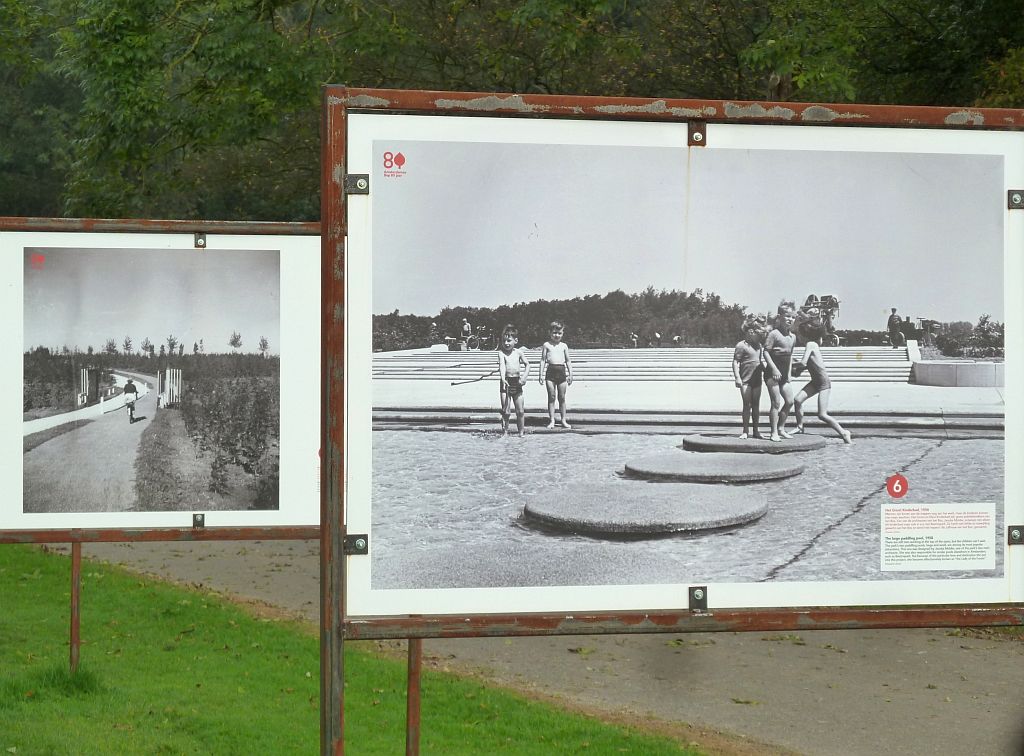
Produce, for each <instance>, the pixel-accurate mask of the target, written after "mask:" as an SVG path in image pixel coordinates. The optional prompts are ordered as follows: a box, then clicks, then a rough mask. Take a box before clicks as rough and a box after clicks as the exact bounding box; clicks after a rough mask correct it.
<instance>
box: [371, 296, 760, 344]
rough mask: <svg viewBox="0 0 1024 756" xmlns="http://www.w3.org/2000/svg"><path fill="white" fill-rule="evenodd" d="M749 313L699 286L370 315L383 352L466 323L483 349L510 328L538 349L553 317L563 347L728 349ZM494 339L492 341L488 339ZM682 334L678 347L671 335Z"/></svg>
mask: <svg viewBox="0 0 1024 756" xmlns="http://www.w3.org/2000/svg"><path fill="white" fill-rule="evenodd" d="M744 312H745V309H744V308H743V307H741V306H740V305H735V304H734V305H726V304H724V303H723V302H722V300H721V297H719V296H718V295H717V294H713V293H705V292H703V291H702V290H700V289H696V290H694V291H692V292H690V293H689V294H687V293H685V292H681V291H676V290H674V289H673V290H672V291H655V289H654V288H653V287H648V288H647V289H646V290H644V291H642V292H640V293H639V294H626V293H624V292H622V291H618V290H617V291H612V292H609V293H608V294H605V295H604V296H601V295H599V294H591V295H589V296H585V297H576V298H575V299H561V300H559V299H556V300H551V301H548V300H544V299H541V300H537V301H535V302H521V303H517V304H514V305H502V306H501V307H496V308H493V309H492V308H488V307H446V308H444V309H443V310H441V312H439V313H438V314H437V315H435V316H431V317H425V316H419V315H401V314H400V313H398V311H395V312H393V313H390V314H388V315H375V316H374V318H373V348H374V349H375V350H379V351H394V350H398V349H412V348H416V347H423V346H428V345H430V344H436V343H441V342H442V341H443V339H444V338H445V337H449V338H456V337H458V336H459V335H460V334H461V332H462V320H463V318H465V319H466V320H468V321H469V322H470V324H471V326H472V328H473V333H474V334H478V335H483V336H484V338H483V342H482V344H481V346H482V347H484V348H493V347H494V346H495V343H496V341H495V337H496V336H500V334H501V331H502V329H503V328H504V327H505V325H507V324H512V325H514V326H515V327H516V328H517V329H518V330H519V343H520V344H523V345H527V346H539V345H540V344H542V343H543V342H544V341H545V339H547V338H548V330H549V325H550V323H551V322H552V321H553V320H560V321H562V322H563V323H564V324H565V340H566V343H568V344H570V345H572V346H575V347H587V348H597V347H624V346H632V345H633V340H632V338H631V336H632V334H636V337H637V342H638V343H639V344H641V345H644V346H646V345H647V344H648V343H650V344H652V345H654V344H656V343H660V344H663V345H665V346H669V345H671V344H673V343H678V344H679V345H680V346H731V345H734V344H735V343H736V340H737V339H738V338H739V336H740V331H741V329H740V326H741V324H742V322H743V315H744ZM488 336H489V337H490V338H489V339H488V338H487V337H488ZM674 336H679V341H678V342H673V337H674Z"/></svg>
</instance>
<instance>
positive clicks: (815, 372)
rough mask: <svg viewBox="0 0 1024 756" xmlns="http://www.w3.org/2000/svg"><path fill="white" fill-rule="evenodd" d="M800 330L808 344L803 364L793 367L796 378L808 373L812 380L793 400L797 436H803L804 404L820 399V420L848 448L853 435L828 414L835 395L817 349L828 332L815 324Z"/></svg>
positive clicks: (801, 362) (802, 327)
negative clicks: (798, 434) (847, 445)
mask: <svg viewBox="0 0 1024 756" xmlns="http://www.w3.org/2000/svg"><path fill="white" fill-rule="evenodd" d="M797 329H798V330H799V332H800V336H801V337H803V339H804V340H806V342H807V344H806V346H805V347H804V353H803V356H802V357H801V358H800V361H799V362H797V363H796V364H795V365H793V375H795V376H799V375H800V374H801V373H802V372H803V371H804V369H806V370H807V374H808V377H809V378H810V379H811V380H810V383H808V384H807V385H806V386H804V387H803V388H802V389H800V391H799V393H797V395H796V398H795V400H794V407H795V413H796V433H803V432H804V411H803V409H804V402H806V401H807V400H808V399H810V398H811V397H812V396H815V395H817V397H818V419H819V420H821V422H823V423H825V425H827V426H828V427H829V428H831V429H832V430H834V431H835V432H836V433H838V434H839V435H840V437H841V438H842V439H843V441H844V442H845V443H847V444H849V443H851V441H850V439H851V435H850V431H848V430H846V429H845V428H843V426H841V425H840V424H839V422H838V421H837V420H836V419H835V418H834V417H832V416H831V415H829V414H828V400H829V397H831V395H832V381H830V380H829V378H828V371H826V370H825V361H824V360H823V359H822V357H821V348H820V347H819V346H818V342H819V341H820V340H821V337H822V335H823V334H824V332H825V329H824V328H823V327H822V326H821V325H820V324H818V323H815V322H814V321H813V320H805V321H803V322H801V323H800V324H799V325H798V326H797Z"/></svg>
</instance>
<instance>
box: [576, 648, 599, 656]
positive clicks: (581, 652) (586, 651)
mask: <svg viewBox="0 0 1024 756" xmlns="http://www.w3.org/2000/svg"><path fill="white" fill-rule="evenodd" d="M596 650H597V649H596V648H588V647H586V646H577V647H576V648H570V649H569V653H570V654H579V655H580V656H589V655H590V654H592V653H594V652H595V651H596Z"/></svg>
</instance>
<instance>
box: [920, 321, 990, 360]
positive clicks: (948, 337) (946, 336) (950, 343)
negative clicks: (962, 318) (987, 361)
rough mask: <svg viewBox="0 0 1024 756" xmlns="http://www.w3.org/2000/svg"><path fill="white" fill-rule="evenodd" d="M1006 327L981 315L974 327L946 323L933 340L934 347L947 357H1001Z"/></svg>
mask: <svg viewBox="0 0 1024 756" xmlns="http://www.w3.org/2000/svg"><path fill="white" fill-rule="evenodd" d="M1005 335H1006V326H1005V324H1004V323H999V322H997V321H994V320H992V318H991V317H990V316H989V315H982V316H981V317H980V318H978V322H977V323H976V324H975V325H973V326H972V325H971V324H970V323H965V322H957V323H947V324H945V325H944V327H943V328H942V332H941V333H939V335H938V336H937V337H936V338H935V345H936V346H937V347H938V348H939V349H940V350H941V351H942V353H943V354H944V355H946V356H947V357H966V358H976V357H1003V356H1004V338H1005Z"/></svg>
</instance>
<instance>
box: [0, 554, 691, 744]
mask: <svg viewBox="0 0 1024 756" xmlns="http://www.w3.org/2000/svg"><path fill="white" fill-rule="evenodd" d="M68 570H69V564H68V560H67V558H66V557H62V556H58V555H55V554H47V553H43V552H41V551H39V550H37V549H33V548H29V547H25V546H9V545H4V546H0V607H3V611H2V612H0V752H3V753H16V754H19V755H24V754H38V753H46V754H83V753H88V754H93V753H95V754H99V753H203V754H235V753H273V754H279V753H306V754H308V753H316V752H317V750H318V747H319V734H318V727H319V712H318V709H319V690H318V686H319V671H318V669H319V667H318V665H319V648H318V639H317V634H316V629H315V628H313V627H312V626H310V625H309V624H300V623H294V622H289V621H272V620H267V619H258V618H255V617H253V616H251V615H249V614H247V613H246V612H245V611H243V610H242V609H241V608H239V607H238V606H235V605H234V604H231V603H230V602H228V601H226V600H224V599H223V598H221V597H218V596H217V595H215V594H212V593H206V592H200V591H195V590H187V589H184V588H180V587H176V586H171V585H168V584H165V583H162V582H160V581H156V580H152V579H148V578H141V577H138V576H135V575H132V574H131V573H128V572H125V571H123V570H120V569H118V568H114V567H110V566H108V565H101V564H95V563H91V562H86V563H84V564H83V569H82V654H81V658H82V665H81V667H80V669H79V672H78V673H77V674H76V675H74V676H71V675H69V674H68V671H67V667H68V646H67V637H68V627H67V613H68V606H69V592H70V587H69V580H68ZM345 679H346V694H345V696H346V698H345V701H346V704H345V706H346V711H345V727H346V745H347V750H348V751H349V752H350V753H354V754H358V753H374V754H376V753H386V754H392V753H401V752H402V751H403V749H404V736H405V665H404V664H403V663H402V662H401V661H397V660H394V659H388V658H382V657H380V656H379V655H375V654H373V653H371V652H369V651H368V650H366V648H365V647H354V646H353V644H349V645H348V647H347V648H346V658H345ZM422 749H423V752H424V753H446V754H448V753H452V754H460V753H461V754H475V753H522V754H537V753H544V754H555V753H566V754H568V753H581V752H586V753H594V754H621V753H635V754H668V753H695V752H694V751H688V750H686V749H685V748H683V747H682V746H681V745H679V744H678V743H676V742H675V741H672V740H669V739H666V738H662V737H656V736H651V735H648V734H645V733H642V732H638V731H636V730H629V729H624V728H620V727H616V726H612V725H609V724H606V723H603V722H600V721H598V720H595V719H592V718H588V717H585V716H581V715H578V714H573V713H568V712H565V711H561V710H559V709H557V708H554V707H552V706H550V705H547V704H543V703H538V702H534V701H528V700H526V699H523V698H520V697H518V696H515V695H513V694H510V693H508V692H505V691H500V690H496V689H493V688H489V687H486V686H484V685H482V684H480V683H478V682H475V681H469V680H464V679H460V678H457V677H454V676H452V675H447V674H443V673H438V672H433V671H430V670H424V673H423V711H422Z"/></svg>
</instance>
